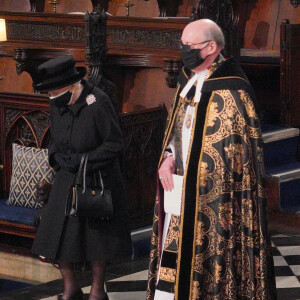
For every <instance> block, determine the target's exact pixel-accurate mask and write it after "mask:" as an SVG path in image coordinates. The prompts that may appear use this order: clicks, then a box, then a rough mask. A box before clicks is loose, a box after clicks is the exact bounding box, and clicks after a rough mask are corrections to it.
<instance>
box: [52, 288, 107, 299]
mask: <svg viewBox="0 0 300 300" xmlns="http://www.w3.org/2000/svg"><path fill="white" fill-rule="evenodd" d="M107 299H108V298H107ZM57 300H83V292H82V290H78V291H77V292H76V293H75V294H74V295H72V296H71V297H69V298H67V299H65V298H63V296H62V295H58V296H57Z"/></svg>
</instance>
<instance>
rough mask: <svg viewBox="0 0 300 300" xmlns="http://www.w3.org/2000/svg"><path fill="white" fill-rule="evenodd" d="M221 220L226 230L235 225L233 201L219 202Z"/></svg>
mask: <svg viewBox="0 0 300 300" xmlns="http://www.w3.org/2000/svg"><path fill="white" fill-rule="evenodd" d="M219 222H220V224H221V226H222V227H223V228H224V229H225V230H229V228H230V226H231V225H233V207H232V203H230V202H227V203H225V204H219Z"/></svg>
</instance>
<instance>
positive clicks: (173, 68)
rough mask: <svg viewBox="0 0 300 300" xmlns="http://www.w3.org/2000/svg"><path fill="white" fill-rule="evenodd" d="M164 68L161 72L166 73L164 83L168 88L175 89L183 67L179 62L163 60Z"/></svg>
mask: <svg viewBox="0 0 300 300" xmlns="http://www.w3.org/2000/svg"><path fill="white" fill-rule="evenodd" d="M164 62H165V66H164V68H163V70H164V71H165V72H167V73H168V75H167V76H166V83H167V86H168V87H169V88H175V87H176V85H177V78H178V75H179V72H180V70H181V68H182V66H183V64H182V61H181V60H174V59H165V60H164Z"/></svg>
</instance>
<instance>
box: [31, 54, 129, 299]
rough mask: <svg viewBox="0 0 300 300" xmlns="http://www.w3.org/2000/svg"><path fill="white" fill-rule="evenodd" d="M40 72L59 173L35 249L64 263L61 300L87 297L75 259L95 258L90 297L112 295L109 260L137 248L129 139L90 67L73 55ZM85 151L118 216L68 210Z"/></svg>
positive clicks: (89, 167) (51, 159)
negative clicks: (123, 160)
mask: <svg viewBox="0 0 300 300" xmlns="http://www.w3.org/2000/svg"><path fill="white" fill-rule="evenodd" d="M38 71H39V74H40V81H39V83H38V84H34V88H35V90H37V91H46V92H48V95H49V97H50V99H51V101H50V132H51V141H50V144H49V163H50V165H51V166H52V167H53V168H54V169H55V171H56V176H55V181H54V184H53V187H52V190H51V193H50V196H49V201H48V204H47V210H46V212H45V214H44V215H43V217H42V220H41V223H40V225H39V228H38V231H37V234H36V238H35V241H34V244H33V247H32V251H33V253H35V254H38V255H40V256H44V257H46V258H48V259H50V260H52V261H55V262H57V263H58V265H59V268H60V271H61V274H62V277H63V279H64V294H63V296H62V298H61V299H65V300H66V299H82V291H81V289H80V286H79V285H78V283H77V281H76V277H75V274H74V269H73V264H74V263H80V262H85V261H90V262H91V268H92V277H93V279H92V288H91V292H90V296H89V299H90V300H92V299H94V300H96V299H99V300H102V299H106V300H107V299H108V296H107V294H106V293H105V291H104V275H105V263H106V261H107V260H111V259H112V258H113V257H114V256H115V255H116V254H118V256H120V255H129V254H130V251H131V245H130V235H129V232H128V230H126V223H125V222H124V221H126V218H125V216H126V214H125V209H124V204H123V201H122V200H123V198H122V194H123V185H122V177H121V172H120V166H119V157H120V155H121V153H122V150H123V141H122V136H121V132H120V128H119V124H118V119H117V115H116V113H115V110H114V107H113V105H112V103H111V101H110V99H109V98H108V96H107V95H106V94H105V93H104V92H103V91H101V90H100V89H99V88H97V87H94V86H93V85H91V84H90V83H89V82H87V81H85V80H82V78H83V77H84V75H85V73H86V70H85V68H84V67H75V61H74V58H73V57H72V56H71V55H67V56H59V57H57V58H55V59H52V60H50V61H47V62H45V63H43V64H42V65H40V66H39V67H38ZM84 153H88V154H89V156H88V164H87V182H89V181H90V182H92V181H93V180H92V178H93V174H94V173H95V172H97V173H98V172H99V170H100V172H101V174H102V177H103V181H104V186H105V189H110V190H111V194H112V200H113V206H114V216H113V218H112V219H111V220H110V221H109V222H103V221H102V220H101V219H98V218H94V217H76V216H75V217H68V216H66V215H65V206H66V201H67V198H68V193H69V187H70V186H72V185H73V184H74V180H75V175H76V172H77V171H78V168H79V165H80V161H81V157H82V155H83V154H84ZM122 220H123V221H122Z"/></svg>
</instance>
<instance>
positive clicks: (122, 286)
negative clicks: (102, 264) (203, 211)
mask: <svg viewBox="0 0 300 300" xmlns="http://www.w3.org/2000/svg"><path fill="white" fill-rule="evenodd" d="M272 246H273V247H272V250H273V256H274V264H275V273H276V284H277V295H278V300H296V299H298V300H299V299H300V235H285V234H276V235H273V236H272ZM147 268H148V257H144V258H142V259H137V260H134V261H130V262H126V263H122V264H118V265H114V266H109V267H108V270H107V283H106V286H107V291H108V295H109V299H110V300H143V299H145V296H146V292H145V290H146V286H147ZM88 277H89V276H88V275H86V274H83V275H81V279H80V283H81V286H82V287H83V291H84V293H85V299H88V293H89V290H90V286H89V285H88V282H90V278H88ZM62 289H63V284H62V281H61V280H56V281H55V282H50V283H46V284H42V285H38V286H33V287H30V288H25V289H23V290H19V291H15V292H11V293H6V294H3V295H0V299H10V300H13V299H18V300H19V299H22V300H25V299H26V300H27V299H28V300H29V299H30V300H34V299H43V300H54V299H57V296H56V295H57V294H59V293H61V292H62Z"/></svg>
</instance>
